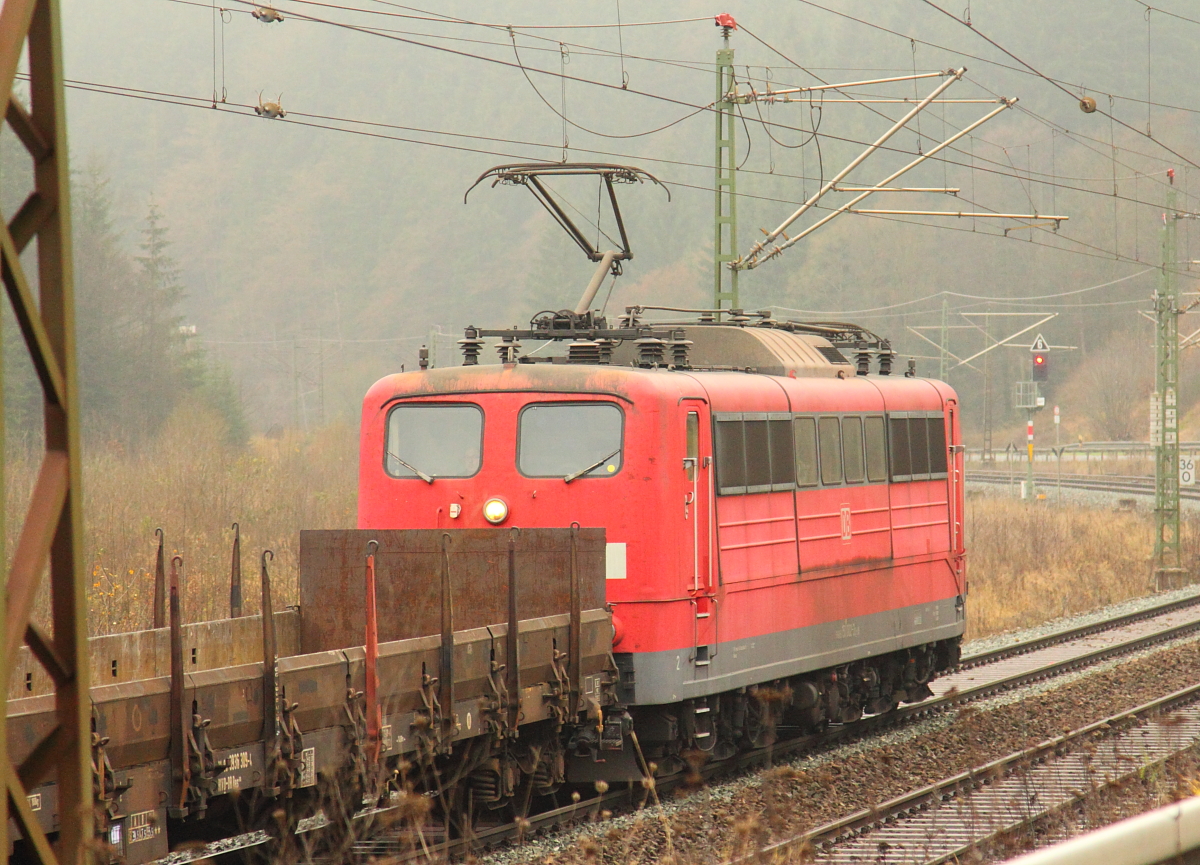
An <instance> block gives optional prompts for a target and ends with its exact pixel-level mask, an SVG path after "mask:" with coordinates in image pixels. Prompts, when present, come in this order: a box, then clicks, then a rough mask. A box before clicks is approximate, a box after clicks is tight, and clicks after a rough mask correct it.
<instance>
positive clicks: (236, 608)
mask: <svg viewBox="0 0 1200 865" xmlns="http://www.w3.org/2000/svg"><path fill="white" fill-rule="evenodd" d="M241 617H242V530H241V529H240V528H239V527H238V524H237V523H234V524H233V555H232V557H231V558H230V561H229V618H231V619H240V618H241Z"/></svg>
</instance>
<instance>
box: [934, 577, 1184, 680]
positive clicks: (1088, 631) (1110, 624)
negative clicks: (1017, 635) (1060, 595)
mask: <svg viewBox="0 0 1200 865" xmlns="http://www.w3.org/2000/svg"><path fill="white" fill-rule="evenodd" d="M1195 604H1200V591H1198V592H1197V593H1196V594H1194V595H1190V596H1188V597H1185V598H1177V599H1176V600H1174V601H1167V602H1166V603H1162V604H1155V605H1154V606H1152V607H1146V608H1144V609H1141V610H1136V611H1134V612H1132V613H1125V614H1124V615H1120V616H1115V617H1114V618H1111V619H1101V620H1100V621H1097V622H1092V623H1091V624H1088V625H1076V626H1074V627H1070V628H1064V629H1062V630H1061V631H1053V632H1051V633H1049V634H1045V635H1044V636H1041V637H1034V638H1033V639H1030V640H1023V641H1021V642H1020V643H1013V644H1012V645H1009V646H1002V647H1000V648H998V649H992V650H990V651H987V652H976V653H975V654H973V655H966V656H964V657H963V658H962V660H961V661H959V665H958V668H959V669H960V670H969V669H971V668H972V667H979V666H983V665H984V664H990V663H993V662H994V661H1001V660H1004V659H1005V658H1011V657H1013V656H1014V655H1024V654H1028V653H1029V652H1035V651H1037V650H1038V649H1045V648H1047V647H1049V646H1054V645H1057V644H1059V643H1066V642H1069V641H1071V640H1078V639H1080V638H1082V637H1090V636H1091V635H1093V634H1099V633H1103V632H1104V631H1111V630H1113V629H1115V628H1120V627H1123V626H1125V625H1130V624H1133V623H1134V622H1141V621H1145V620H1146V619H1153V618H1155V617H1157V616H1161V615H1165V614H1166V613H1173V612H1175V611H1176V610H1182V609H1184V608H1185V607H1190V606H1193V605H1195ZM1014 650H1016V651H1014Z"/></svg>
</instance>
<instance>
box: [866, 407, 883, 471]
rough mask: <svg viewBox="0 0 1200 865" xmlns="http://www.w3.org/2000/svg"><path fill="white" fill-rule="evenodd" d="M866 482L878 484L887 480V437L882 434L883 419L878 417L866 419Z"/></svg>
mask: <svg viewBox="0 0 1200 865" xmlns="http://www.w3.org/2000/svg"><path fill="white" fill-rule="evenodd" d="M865 432H866V443H867V480H868V481H870V482H871V483H879V482H880V481H886V480H887V447H886V444H887V436H886V435H885V434H884V427H883V418H881V417H879V416H878V415H875V416H872V417H868V418H867V419H866V430H865Z"/></svg>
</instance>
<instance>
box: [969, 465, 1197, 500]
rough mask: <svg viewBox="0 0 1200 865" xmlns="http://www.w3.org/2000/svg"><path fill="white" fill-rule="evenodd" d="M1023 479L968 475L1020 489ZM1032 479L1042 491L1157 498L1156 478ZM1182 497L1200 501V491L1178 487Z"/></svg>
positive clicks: (1001, 473) (1041, 476)
mask: <svg viewBox="0 0 1200 865" xmlns="http://www.w3.org/2000/svg"><path fill="white" fill-rule="evenodd" d="M1024 479H1025V474H1024V472H1017V473H1015V474H1013V475H1009V473H1008V472H1004V471H992V470H976V471H970V472H968V473H967V483H972V482H975V483H985V484H1012V485H1014V486H1018V485H1019V484H1020V483H1021V481H1023V480H1024ZM1033 480H1034V486H1035V487H1037V488H1038V489H1040V490H1043V491H1045V490H1049V489H1056V488H1057V487H1059V486H1060V485H1061V486H1062V487H1063V488H1064V489H1075V490H1094V491H1096V492H1105V493H1129V494H1130V495H1135V496H1152V495H1154V478H1148V477H1143V476H1140V475H1072V474H1064V475H1062V477H1061V479H1060V478H1059V476H1058V475H1057V474H1053V473H1045V474H1042V473H1039V474H1035V475H1034V476H1033ZM1060 480H1061V484H1060ZM1179 497H1180V498H1184V499H1200V488H1194V487H1186V486H1181V487H1180V488H1179Z"/></svg>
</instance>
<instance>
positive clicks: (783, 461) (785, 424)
mask: <svg viewBox="0 0 1200 865" xmlns="http://www.w3.org/2000/svg"><path fill="white" fill-rule="evenodd" d="M767 427H768V428H769V429H770V433H771V434H770V439H771V489H772V490H790V489H791V488H792V487H794V486H795V485H796V459H795V456H794V451H793V447H792V421H791V416H790V415H778V416H777V415H771V417H770V419H769V420H768V421H767Z"/></svg>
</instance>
